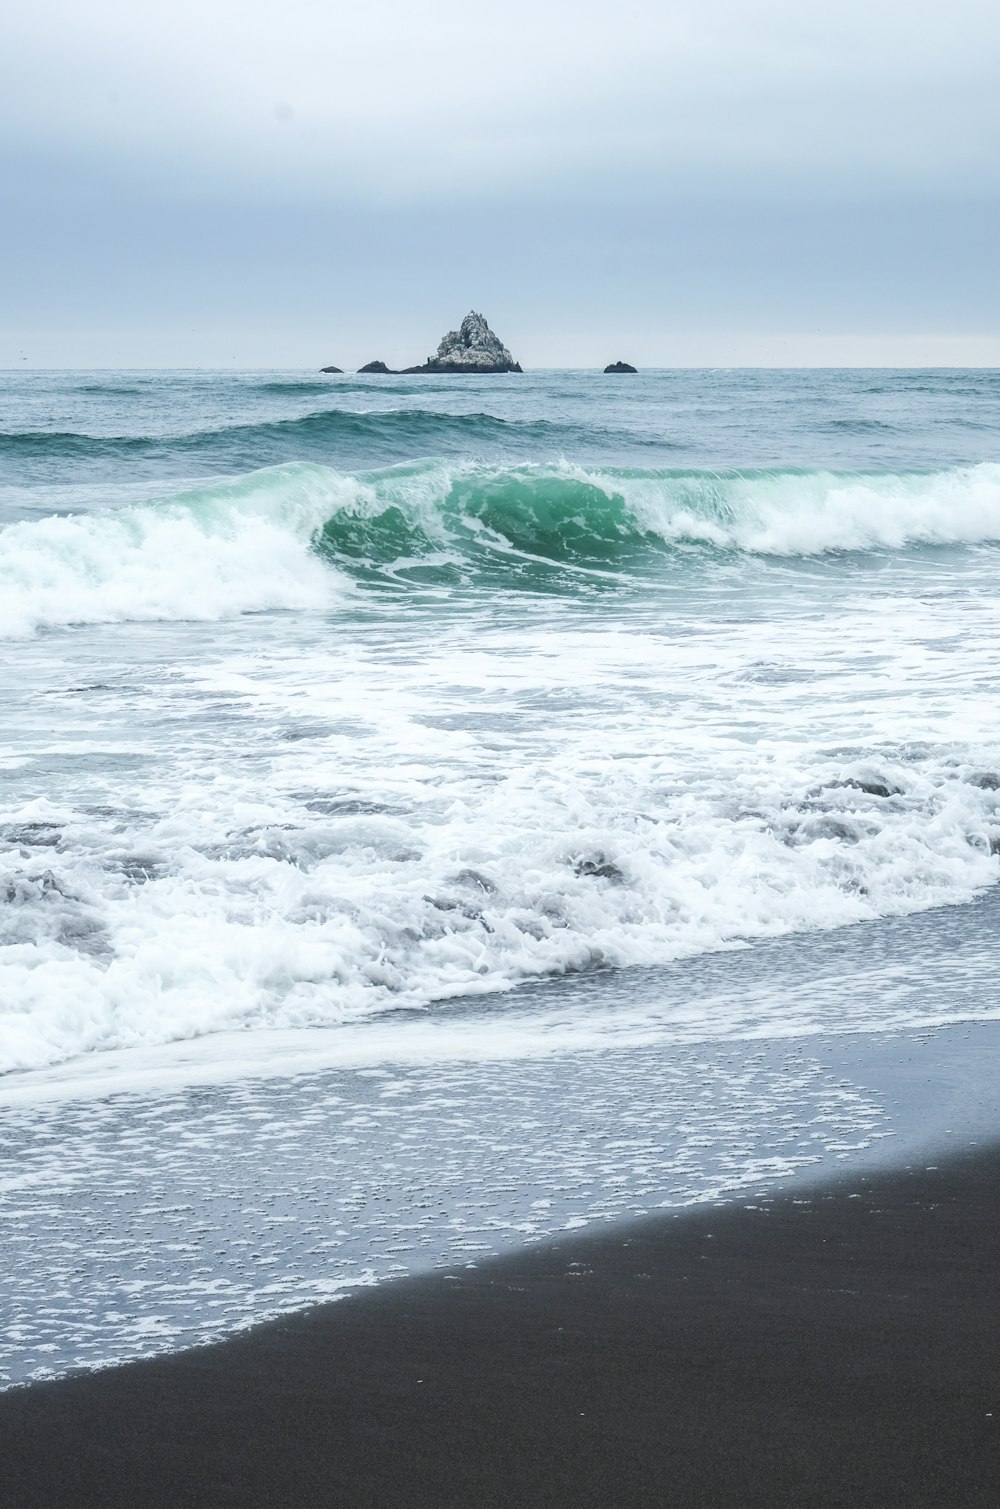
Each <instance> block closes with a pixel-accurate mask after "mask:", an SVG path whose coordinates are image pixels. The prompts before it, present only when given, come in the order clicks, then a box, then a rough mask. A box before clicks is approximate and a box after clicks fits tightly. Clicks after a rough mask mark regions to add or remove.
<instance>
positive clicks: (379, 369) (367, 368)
mask: <svg viewBox="0 0 1000 1509" xmlns="http://www.w3.org/2000/svg"><path fill="white" fill-rule="evenodd" d="M358 371H359V372H374V373H375V374H376V375H378V376H381V377H394V376H395V373H394V371H393V369H392V367H387V366H386V364H385V362H366V363H365V365H364V366H363V367H359V368H358Z"/></svg>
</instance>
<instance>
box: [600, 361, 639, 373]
mask: <svg viewBox="0 0 1000 1509" xmlns="http://www.w3.org/2000/svg"><path fill="white" fill-rule="evenodd" d="M604 370H605V372H638V370H639V369H638V367H630V366H629V364H628V362H612V363H611V365H610V367H605V369H604Z"/></svg>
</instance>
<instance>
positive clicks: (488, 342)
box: [403, 309, 521, 373]
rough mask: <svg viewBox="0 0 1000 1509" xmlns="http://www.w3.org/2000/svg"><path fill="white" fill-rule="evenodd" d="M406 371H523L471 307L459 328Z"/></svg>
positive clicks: (449, 333) (449, 332)
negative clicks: (423, 361) (421, 360)
mask: <svg viewBox="0 0 1000 1509" xmlns="http://www.w3.org/2000/svg"><path fill="white" fill-rule="evenodd" d="M403 370H404V372H407V373H410V372H469V373H476V372H520V370H521V364H520V362H516V361H515V360H514V358H513V357H512V356H511V354H510V352H509V351H508V350H507V347H506V346H505V345H503V343H502V342H501V341H500V340H499V339H498V337H497V336H495V335H494V334H493V331H492V330H491V329H490V327H489V325H487V323H486V321H485V319H484V318H483V316H482V315H481V314H477V313H476V311H475V310H474V309H473V310H470V311H469V313H468V314H467V315H466V316H465V319H464V320H463V321H462V323H461V326H460V327H459V329H458V330H449V331H448V334H447V335H446V336H444V337H443V339H442V341H441V344H440V345H439V346H438V349H437V355H436V356H429V357H428V358H427V361H426V362H425V363H424V365H423V366H422V367H404V369H403Z"/></svg>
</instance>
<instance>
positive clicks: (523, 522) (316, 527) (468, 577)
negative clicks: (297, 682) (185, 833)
mask: <svg viewBox="0 0 1000 1509" xmlns="http://www.w3.org/2000/svg"><path fill="white" fill-rule="evenodd" d="M997 542H1000V465H996V464H982V465H978V466H972V467H964V468H955V469H952V470H949V471H941V472H936V473H910V474H876V473H873V474H855V475H847V474H844V475H838V474H835V473H830V472H808V473H807V472H801V473H797V472H788V471H783V472H760V471H758V472H746V473H738V472H720V473H706V472H679V471H678V472H675V471H649V470H646V471H644V470H639V469H617V470H616V469H607V468H605V469H587V468H586V467H582V466H578V465H573V464H570V463H566V462H564V463H560V464H555V465H547V466H546V465H534V464H533V465H520V466H500V465H495V466H490V465H487V464H484V463H481V462H470V461H457V462H456V461H448V460H428V461H419V462H413V463H407V464H403V465H399V466H394V467H390V468H385V469H383V470H377V471H367V472H363V473H356V474H351V473H346V472H340V471H334V470H333V469H331V468H329V467H325V466H319V465H315V464H310V463H307V462H297V463H291V464H289V465H286V466H281V467H274V468H269V469H266V470H262V471H258V472H253V473H250V474H248V475H247V476H244V477H242V478H240V479H238V480H235V481H229V482H224V483H219V484H215V485H211V486H207V487H203V488H200V489H198V490H194V491H190V492H187V493H184V494H182V495H180V496H178V497H174V498H172V499H170V500H169V501H166V502H160V503H151V504H132V505H129V506H126V507H121V508H115V509H111V508H108V509H104V510H99V511H91V512H89V513H80V514H72V515H68V516H67V515H63V516H58V517H57V516H52V517H47V518H44V519H41V520H30V521H23V522H19V523H14V524H10V525H8V526H6V527H5V528H3V529H2V530H0V587H2V597H0V634H2V635H4V636H7V637H10V636H19V635H24V634H30V633H32V632H33V631H35V630H36V629H38V628H43V627H56V626H60V625H69V624H74V623H100V622H117V621H125V620H149V619H195V620H212V619H219V618H224V617H229V616H232V615H234V614H239V613H246V612H254V611H264V610H268V609H277V608H280V609H293V610H294V609H322V608H325V607H329V606H332V605H334V604H335V603H336V602H337V601H338V599H339V597H340V596H341V595H342V594H343V592H344V591H345V590H352V589H353V588H355V587H356V585H357V584H358V583H359V582H360V583H366V584H372V583H376V584H383V585H390V586H392V587H394V588H396V589H399V588H400V587H404V586H406V585H412V584H417V585H419V584H423V583H428V582H430V583H433V584H435V585H438V586H475V587H484V588H489V589H490V590H493V591H503V590H505V589H507V588H520V589H523V590H533V589H537V590H546V591H556V592H558V591H563V590H566V591H570V590H576V589H577V588H578V586H579V584H580V582H581V580H586V581H587V583H588V584H590V583H593V582H601V581H603V582H605V583H607V584H609V585H611V586H616V585H621V584H623V583H624V584H625V585H627V584H628V583H629V582H635V581H638V580H640V579H641V580H643V581H644V582H646V583H648V582H650V581H652V582H655V581H656V580H657V578H658V575H659V574H662V573H663V572H664V571H667V572H670V573H672V574H674V575H676V573H678V572H680V573H682V574H690V573H692V572H697V571H698V570H699V569H701V568H703V567H704V565H705V563H706V562H708V563H711V562H713V561H717V560H718V559H719V557H720V554H722V555H723V556H725V557H727V558H730V559H732V558H736V559H742V560H743V562H744V564H745V566H746V567H747V569H756V567H755V565H754V563H755V562H757V564H758V565H759V564H760V563H761V561H763V560H766V559H767V558H775V557H777V558H794V557H820V556H830V555H831V554H837V553H844V552H871V551H881V552H885V551H893V550H900V549H904V548H920V547H925V546H937V547H949V546H969V545H987V544H995V543H997Z"/></svg>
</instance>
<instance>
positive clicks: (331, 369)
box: [319, 367, 344, 372]
mask: <svg viewBox="0 0 1000 1509" xmlns="http://www.w3.org/2000/svg"><path fill="white" fill-rule="evenodd" d="M319 370H320V371H321V372H343V370H344V369H343V367H320V369H319Z"/></svg>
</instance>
